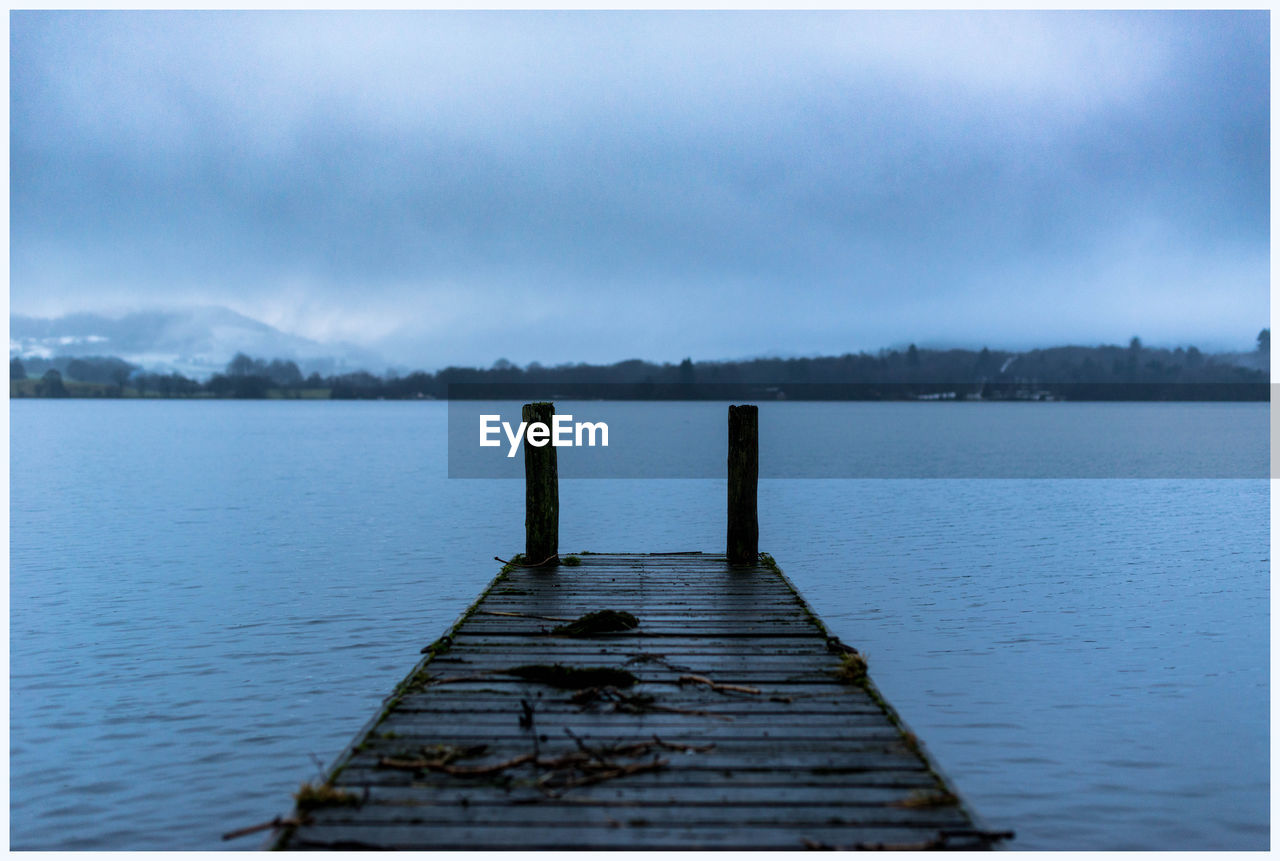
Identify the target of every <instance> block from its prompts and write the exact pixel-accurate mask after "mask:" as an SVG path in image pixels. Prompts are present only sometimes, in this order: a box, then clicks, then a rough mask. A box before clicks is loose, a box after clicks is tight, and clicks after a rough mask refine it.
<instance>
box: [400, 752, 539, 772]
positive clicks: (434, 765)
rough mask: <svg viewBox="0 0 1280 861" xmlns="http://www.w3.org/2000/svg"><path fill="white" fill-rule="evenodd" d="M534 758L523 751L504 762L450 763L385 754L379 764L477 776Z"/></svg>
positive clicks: (447, 760)
mask: <svg viewBox="0 0 1280 861" xmlns="http://www.w3.org/2000/svg"><path fill="white" fill-rule="evenodd" d="M534 759H535V757H534V755H533V754H531V753H522V754H520V755H519V756H513V757H511V759H504V760H503V761H502V762H494V763H490V764H489V765H450V759H449V758H447V757H442V758H440V759H398V758H396V757H394V756H384V757H382V759H380V760H378V765H380V766H382V767H383V768H398V769H401V770H404V771H419V770H422V771H442V772H444V773H445V774H450V775H453V776H454V777H476V776H481V775H486V774H496V773H497V772H499V771H506V770H507V769H508V768H515V767H516V766H517V765H524V764H525V763H526V762H533V761H534Z"/></svg>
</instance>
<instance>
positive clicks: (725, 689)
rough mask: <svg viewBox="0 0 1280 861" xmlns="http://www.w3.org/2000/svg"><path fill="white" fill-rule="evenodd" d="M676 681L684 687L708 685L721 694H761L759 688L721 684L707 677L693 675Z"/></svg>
mask: <svg viewBox="0 0 1280 861" xmlns="http://www.w3.org/2000/svg"><path fill="white" fill-rule="evenodd" d="M676 681H677V682H678V683H679V684H682V685H683V684H685V683H689V684H695V685H706V686H707V687H709V688H711V690H713V691H715V692H716V693H721V694H728V693H735V694H758V693H760V692H761V691H760V689H759V688H750V687H747V686H746V685H726V684H721V683H720V682H713V681H711V679H709V678H707V677H706V676H698V675H694V674H692V673H690V674H688V675H684V676H681V677H680V678H679V679H677V680H676Z"/></svg>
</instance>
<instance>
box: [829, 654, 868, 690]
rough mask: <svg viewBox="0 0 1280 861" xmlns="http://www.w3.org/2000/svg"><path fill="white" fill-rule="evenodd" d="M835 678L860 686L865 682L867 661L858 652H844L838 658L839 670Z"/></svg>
mask: <svg viewBox="0 0 1280 861" xmlns="http://www.w3.org/2000/svg"><path fill="white" fill-rule="evenodd" d="M836 678H838V679H840V681H842V682H848V683H849V684H853V685H861V684H862V683H863V682H865V681H866V680H867V659H866V658H865V657H863V656H862V655H861V654H859V653H858V652H845V653H844V654H842V655H841V656H840V669H838V670H836Z"/></svg>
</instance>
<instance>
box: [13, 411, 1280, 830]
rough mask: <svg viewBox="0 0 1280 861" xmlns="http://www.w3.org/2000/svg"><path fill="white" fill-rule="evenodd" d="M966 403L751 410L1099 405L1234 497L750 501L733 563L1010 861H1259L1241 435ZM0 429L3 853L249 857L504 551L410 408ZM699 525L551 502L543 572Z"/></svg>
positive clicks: (817, 486) (1054, 490)
mask: <svg viewBox="0 0 1280 861" xmlns="http://www.w3.org/2000/svg"><path fill="white" fill-rule="evenodd" d="M592 406H593V408H596V409H598V410H607V409H609V408H611V407H612V406H613V405H592ZM632 406H634V405H632ZM996 406H998V405H986V404H974V405H963V406H961V405H942V404H919V405H902V404H868V403H854V404H850V403H834V404H805V405H800V404H795V405H792V404H771V405H766V406H763V407H762V410H761V425H762V434H764V433H766V432H767V433H769V434H774V435H776V436H781V437H785V436H786V432H787V427H788V422H797V421H800V417H801V416H805V417H806V419H805V420H806V421H809V420H812V418H813V416H814V415H815V414H816V415H818V416H819V418H821V419H822V420H824V421H829V422H830V424H831V426H832V427H839V426H841V425H842V424H843V425H845V426H856V425H864V426H875V427H879V428H881V432H882V434H883V435H884V436H885V437H886V438H894V437H895V436H898V435H896V434H894V433H893V432H892V431H893V427H892V425H893V423H894V422H899V423H907V424H906V425H904V426H903V428H902V433H903V434H907V433H910V432H911V428H910V427H909V426H908V425H910V424H911V423H914V422H919V421H922V420H924V421H936V420H937V418H938V416H939V415H940V414H939V413H938V412H937V411H939V410H949V409H950V410H954V409H965V410H970V411H971V412H969V413H967V414H966V415H965V417H964V421H966V422H970V423H972V422H974V421H978V422H981V421H989V422H991V423H992V432H993V433H999V434H1002V435H1005V436H1006V437H1019V436H1020V435H1026V434H1028V433H1038V432H1039V431H1036V430H1034V428H1035V427H1040V426H1043V425H1044V424H1045V422H1046V416H1048V415H1050V414H1048V413H1044V412H1039V411H1043V410H1047V409H1060V410H1064V412H1062V413H1060V415H1061V416H1063V417H1064V420H1070V419H1071V416H1072V415H1074V414H1073V413H1070V412H1069V410H1073V409H1074V410H1094V411H1095V413H1094V414H1095V415H1096V411H1097V410H1102V411H1103V413H1105V414H1104V415H1103V416H1102V418H1103V421H1102V423H1101V425H1100V427H1102V428H1103V429H1104V430H1103V431H1102V432H1103V433H1110V434H1113V435H1114V434H1120V435H1123V434H1124V433H1125V431H1124V429H1125V428H1130V427H1132V426H1133V424H1134V422H1135V421H1136V422H1139V423H1144V422H1145V424H1144V425H1143V426H1144V427H1145V426H1153V427H1157V428H1160V427H1164V428H1167V429H1168V433H1169V438H1168V439H1164V438H1157V439H1152V440H1151V448H1152V449H1153V450H1156V449H1161V450H1169V449H1170V447H1171V446H1172V447H1173V449H1174V450H1176V449H1177V446H1178V445H1182V444H1184V443H1181V442H1179V441H1178V440H1179V439H1181V438H1179V437H1178V429H1179V428H1180V427H1183V426H1187V425H1194V426H1196V427H1204V426H1215V427H1228V428H1230V429H1231V430H1230V433H1229V434H1227V435H1226V436H1224V437H1223V439H1224V440H1229V443H1228V442H1223V443H1222V448H1223V449H1224V451H1223V452H1220V453H1221V454H1222V456H1223V457H1227V456H1228V454H1229V455H1230V458H1235V459H1236V460H1235V461H1233V462H1234V463H1236V464H1237V465H1238V463H1239V458H1241V457H1243V458H1245V460H1246V461H1247V462H1248V463H1252V464H1254V465H1253V467H1252V468H1251V469H1250V470H1247V471H1246V474H1251V475H1257V476H1259V477H1258V478H1246V479H1239V478H1237V479H1206V478H1179V477H1174V476H1172V475H1171V476H1168V477H1164V478H1149V479H1120V478H1112V479H1106V478H1088V479H1083V478H1074V479H1062V478H1032V479H1018V478H1007V477H1005V478H963V479H959V478H953V479H946V478H939V479H928V478H900V479H895V478H866V479H842V480H820V479H773V480H762V482H761V485H760V503H759V504H760V546H761V549H763V550H768V551H769V552H771V553H773V555H774V556H775V557H777V559H778V561H779V563H780V564H781V566H782V568H783V569H784V570H785V571H786V572H787V574H788V575H789V576H790V577H791V578H792V579H793V580H794V581H795V583H796V584H797V586H798V587H799V588H800V589H801V591H802V592H803V593H804V594H805V596H806V597H807V598H808V600H809V601H810V603H811V604H812V605H813V606H814V607H815V608H816V609H817V611H818V613H819V614H820V615H821V616H822V617H823V619H824V620H825V621H826V622H827V624H828V626H829V627H830V628H832V629H833V630H834V632H835V633H836V634H838V635H839V636H840V637H841V638H842V639H844V640H845V641H846V642H848V643H850V644H853V645H855V646H857V647H858V648H859V649H860V650H862V651H863V652H865V653H866V654H867V655H868V657H869V660H870V665H871V673H872V676H873V678H874V679H875V680H876V683H877V684H878V685H879V686H880V688H881V689H882V690H883V692H884V693H885V695H886V697H887V698H888V699H889V701H890V702H892V703H893V704H894V706H895V707H896V708H897V709H898V711H899V712H900V713H901V714H902V716H903V717H904V718H905V719H906V721H907V722H908V723H909V724H910V725H911V726H912V728H913V729H914V730H915V731H916V732H917V733H918V734H919V735H920V736H921V738H922V739H923V740H924V741H925V743H926V746H927V747H928V748H929V750H930V751H931V753H932V754H933V756H934V757H935V759H937V760H938V761H939V763H940V764H941V766H942V768H943V770H944V771H945V772H947V774H948V775H949V776H950V777H951V778H952V780H953V781H954V782H955V783H956V784H957V786H958V788H959V789H960V791H961V793H962V794H963V795H964V796H965V797H966V799H967V800H968V801H969V802H970V804H971V805H972V806H973V807H974V808H975V809H976V810H977V812H978V813H979V814H980V815H981V816H983V817H984V818H985V819H986V820H987V821H988V823H989V824H990V825H992V826H995V827H1001V828H1012V829H1015V830H1016V831H1017V832H1018V839H1017V840H1016V841H1015V842H1014V843H1013V844H1011V845H1012V847H1014V848H1023V849H1037V848H1061V849H1098V848H1114V849H1138V848H1145V849H1199V848H1204V849H1208V848H1219V849H1265V848H1267V846H1268V842H1269V792H1270V783H1269V774H1270V765H1269V718H1268V704H1269V688H1268V676H1269V628H1270V624H1269V611H1268V603H1269V582H1268V578H1269V568H1270V565H1269V525H1270V520H1269V518H1270V514H1269V499H1268V491H1269V487H1268V482H1267V481H1266V479H1265V478H1263V477H1262V476H1265V475H1266V474H1267V470H1268V469H1269V463H1268V460H1267V459H1268V457H1269V454H1268V444H1267V432H1268V431H1267V427H1268V405H1266V404H1246V405H1241V404H1197V405H1185V404H1107V405H1086V404H1079V405H1077V404H1037V405H1018V406H1019V407H1020V408H1021V412H1019V411H1018V410H1016V409H1015V410H1003V411H1002V410H997V409H989V408H990V407H996ZM1004 406H1013V405H1004ZM797 407H802V409H797ZM904 407H907V408H906V409H904ZM644 409H645V410H653V411H667V413H665V414H664V415H665V416H667V418H668V419H669V420H670V421H669V424H672V425H673V426H680V425H681V423H682V422H684V417H688V416H696V415H701V413H699V412H698V411H699V410H714V411H716V412H718V413H719V414H720V415H723V410H724V406H723V405H716V404H671V403H667V404H646V405H644ZM973 410H977V411H986V412H972V411H973ZM690 411H692V412H690ZM1153 412H1154V414H1155V417H1156V418H1157V419H1158V421H1156V422H1154V424H1153V423H1152V422H1151V418H1152V414H1153ZM10 421H11V431H10V444H11V455H10V500H11V501H10V505H11V508H10V745H11V747H10V793H11V795H10V817H11V818H10V842H11V845H12V847H13V848H15V849H164V848H170V849H173V848H177V849H216V848H246V849H251V848H256V847H258V846H259V845H260V844H261V840H262V837H261V835H257V836H253V837H248V838H244V839H241V840H238V841H234V842H231V843H221V842H220V841H219V835H220V834H221V833H222V832H223V831H227V830H230V829H233V828H236V827H240V826H244V825H251V824H255V823H258V822H261V821H264V820H267V819H270V818H271V817H272V816H273V815H275V814H277V813H283V812H286V811H287V810H288V809H289V808H290V806H291V804H290V800H289V794H290V793H291V792H292V791H293V790H294V789H296V788H297V785H298V784H299V783H301V782H302V781H304V780H309V779H313V778H314V777H315V776H316V773H317V771H318V765H317V763H318V762H321V763H323V764H324V765H325V766H327V765H328V764H329V763H330V761H331V760H332V759H333V757H334V756H335V755H336V754H337V753H338V752H339V751H340V750H341V749H342V747H343V746H344V745H345V744H346V743H347V742H348V741H350V740H351V738H352V736H353V735H354V734H355V733H356V731H357V730H358V729H359V728H360V727H361V726H362V725H363V724H364V722H365V721H366V720H367V719H368V718H369V717H370V716H371V715H372V714H373V712H374V710H375V709H376V708H377V707H378V705H379V703H380V702H381V700H382V697H383V696H384V695H385V694H386V693H388V692H389V691H390V690H391V688H392V687H393V686H394V685H395V683H396V682H397V681H399V680H400V679H401V678H402V677H403V675H404V674H405V673H406V672H407V671H408V669H409V668H410V667H411V666H412V665H413V664H414V663H415V662H416V661H417V660H418V657H419V655H418V651H419V649H420V648H421V647H422V646H423V645H425V644H426V643H428V642H430V641H431V640H433V639H434V638H435V637H436V636H438V635H439V634H440V633H441V632H442V630H444V629H445V628H446V627H447V626H448V625H449V624H450V623H451V622H452V621H453V620H454V619H455V618H456V617H457V616H458V614H459V613H461V612H462V611H463V610H464V609H465V608H466V606H467V605H468V604H469V603H470V601H471V600H473V599H474V598H475V596H476V594H477V593H478V592H479V590H480V589H481V588H483V587H484V585H485V584H486V583H487V582H488V581H489V579H490V578H491V577H492V576H493V574H494V573H495V571H496V568H497V567H498V565H497V563H495V562H493V561H492V559H491V557H492V556H494V555H495V554H496V555H502V556H504V557H505V556H506V554H509V553H514V552H517V551H518V550H519V549H520V548H521V546H522V544H523V510H522V509H523V486H522V485H521V483H519V482H512V481H501V480H462V479H448V478H447V477H446V475H447V468H448V465H447V458H446V450H445V448H446V443H445V440H446V437H447V425H448V421H447V410H446V407H445V405H444V404H440V403H352V402H318V403H307V402H293V403H288V402H243V401H240V402H180V401H154V402H133V401H124V402H120V401H13V402H11V404H10ZM1050 424H1052V422H1050ZM693 425H694V426H696V425H697V421H693ZM1107 428H1110V429H1112V430H1110V431H1107V430H1106V429H1107ZM1117 429H1119V430H1117ZM721 439H722V437H721ZM1170 440H1172V441H1170ZM770 445H772V443H768V442H762V457H764V456H766V453H767V452H768V451H769V446H770ZM1072 445H1077V446H1079V447H1081V449H1082V450H1093V451H1105V450H1106V442H1105V438H1102V439H1099V438H1096V437H1095V438H1087V439H1077V440H1074V441H1073V438H1072V437H1071V436H1070V435H1059V436H1058V437H1057V438H1056V439H1055V440H1054V448H1055V450H1056V451H1057V454H1055V455H1054V456H1055V457H1064V456H1065V457H1068V459H1070V457H1071V453H1070V452H1066V453H1065V454H1064V453H1063V452H1062V448H1063V447H1064V446H1065V447H1067V448H1070V447H1071V446H1072ZM1227 448H1229V449H1230V452H1229V453H1228V452H1226V451H1225V449H1227ZM1242 452H1243V453H1242ZM802 454H803V453H802V452H795V451H792V452H791V455H790V456H793V457H796V456H800V455H802ZM721 456H722V455H721ZM815 456H816V455H815ZM898 456H903V457H908V456H909V454H903V455H898ZM1259 458H1260V461H1259ZM1255 462H1256V463H1255ZM898 474H903V475H906V474H910V473H909V468H908V466H906V465H904V466H903V467H902V471H901V472H900V473H898ZM993 474H999V473H998V472H996V473H993ZM1222 474H1233V473H1230V472H1223V473H1222ZM723 511H724V485H723V482H722V481H718V480H715V479H649V480H635V479H632V480H624V479H576V480H563V481H562V482H561V532H560V534H561V549H562V551H566V552H568V551H577V550H582V549H592V550H634V551H657V550H712V551H714V550H718V549H722V547H723V541H724V524H723V516H724V515H723Z"/></svg>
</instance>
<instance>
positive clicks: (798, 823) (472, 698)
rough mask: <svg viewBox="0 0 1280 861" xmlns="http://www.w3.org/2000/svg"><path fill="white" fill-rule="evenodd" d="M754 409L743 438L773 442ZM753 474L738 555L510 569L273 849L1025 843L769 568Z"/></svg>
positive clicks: (289, 822)
mask: <svg viewBox="0 0 1280 861" xmlns="http://www.w3.org/2000/svg"><path fill="white" fill-rule="evenodd" d="M751 413H752V414H751V416H750V420H751V425H752V428H751V430H750V432H749V433H746V434H743V435H740V436H742V437H743V438H746V439H747V440H748V444H749V446H750V447H751V448H752V449H754V447H755V433H754V418H755V416H754V409H753V408H752V409H751ZM545 454H546V452H545V451H544V452H538V453H535V456H537V457H545ZM752 455H754V452H752ZM551 456H552V458H554V452H552V455H551ZM527 457H529V456H528V455H527ZM740 459H741V458H740ZM529 462H530V461H529V460H526V465H528V463H529ZM730 462H731V464H732V462H733V457H732V455H731V458H730ZM749 466H750V467H751V469H752V474H751V475H750V476H749V482H747V483H748V484H749V485H750V487H749V492H748V489H746V488H744V486H743V482H741V481H739V484H738V486H737V487H736V488H733V489H732V491H731V494H730V522H731V527H730V529H729V530H728V536H729V543H730V550H731V554H727V555H725V556H721V555H709V554H701V553H677V554H624V553H614V554H594V553H582V554H578V555H577V556H563V557H561V556H558V555H556V547H555V538H554V536H552V537H550V538H549V539H548V537H547V535H546V534H545V532H543V533H541V534H537V535H534V534H531V535H530V536H529V545H530V546H534V547H539V548H541V550H549V551H550V554H551V555H552V558H551V559H549V560H547V561H545V562H542V564H537V563H538V562H539V561H541V560H539V559H534V558H532V557H531V556H528V555H526V556H524V557H523V559H522V560H521V561H516V562H514V564H506V565H505V566H504V567H503V569H502V571H501V572H500V573H499V574H498V575H497V576H496V577H495V578H494V580H493V582H492V583H490V585H489V587H488V588H487V589H486V590H485V591H484V593H483V594H482V595H481V596H480V598H479V599H478V600H477V602H476V603H475V604H474V605H473V606H472V607H471V608H470V609H469V610H468V611H467V612H466V613H465V614H464V615H463V617H462V618H461V619H460V620H459V621H458V622H457V623H456V624H455V625H454V626H453V627H452V628H451V629H450V630H449V632H448V633H447V634H445V635H444V636H443V637H441V638H440V639H439V640H437V641H436V642H435V643H433V644H431V645H430V646H428V647H427V648H426V649H424V650H423V651H424V652H425V653H426V657H425V658H424V659H423V660H422V661H421V662H420V663H419V664H418V666H416V667H415V668H414V669H413V671H412V672H410V674H409V675H408V676H407V677H406V678H405V680H404V681H403V682H402V683H401V684H400V685H399V686H398V687H397V689H396V690H395V691H394V692H393V694H392V695H391V696H390V697H389V698H388V700H387V702H386V704H385V706H384V707H383V709H382V710H381V712H380V713H379V714H377V715H375V717H374V719H373V720H372V721H371V722H370V723H369V725H368V726H367V727H366V728H365V729H364V730H362V731H361V732H360V733H359V734H358V736H357V737H356V739H355V741H353V743H352V744H351V746H350V747H349V748H348V749H347V750H346V751H344V752H343V754H342V755H341V756H340V757H339V759H338V762H337V764H336V765H335V766H334V768H333V769H332V771H331V772H330V774H329V775H328V778H327V780H326V782H325V783H324V784H322V785H320V786H308V787H304V789H303V790H302V791H300V792H299V794H298V796H297V806H296V808H295V811H294V813H293V814H292V816H291V817H289V818H288V819H286V820H283V821H280V820H278V822H279V823H280V824H281V825H282V826H283V827H281V829H280V830H279V833H278V834H277V835H276V836H275V837H273V839H272V841H271V843H270V844H269V845H271V846H273V847H275V848H282V849H418V850H432V849H439V850H445V849H451V850H462V849H486V850H544V849H595V850H611V849H627V850H631V849H739V850H750V849H774V850H788V849H804V848H814V849H823V848H835V849H855V848H857V849H986V848H990V847H991V846H992V845H993V844H994V843H996V842H997V841H998V840H1000V839H1002V838H1004V837H1007V836H1010V835H1008V834H998V833H994V832H991V831H989V830H986V829H985V828H983V827H982V826H981V825H980V824H978V823H977V820H976V819H975V817H974V815H973V814H972V812H971V811H969V810H968V809H967V808H966V807H965V806H964V805H963V803H962V802H961V801H960V799H959V798H958V796H957V793H956V792H955V790H954V789H953V788H952V787H951V786H950V785H949V784H948V782H947V781H946V780H945V779H944V778H943V777H942V776H941V775H940V773H939V772H938V770H937V769H936V768H935V767H934V766H933V764H932V763H931V762H930V760H929V758H928V757H927V755H926V754H925V753H924V751H923V750H922V748H921V745H920V743H919V741H918V740H917V739H916V738H915V736H914V735H912V734H911V733H910V732H909V731H908V730H907V729H906V728H905V726H904V725H903V724H902V722H901V721H900V720H899V718H898V717H897V716H896V714H895V713H894V712H893V710H892V709H891V708H890V707H889V706H888V704H887V703H886V702H885V701H884V699H883V697H881V696H880V695H879V693H878V692H877V691H876V689H875V687H874V685H872V683H871V681H870V679H869V678H868V677H867V674H866V663H865V661H864V660H863V659H862V656H861V655H859V654H858V653H857V652H856V651H855V650H853V649H852V648H850V647H848V646H846V645H844V644H843V643H841V642H840V641H839V640H838V639H837V638H835V637H832V636H830V634H829V633H828V632H827V630H826V629H825V628H824V627H823V625H822V623H821V621H820V620H819V619H818V617H817V616H816V614H814V612H813V611H812V609H811V608H810V607H809V606H808V605H807V604H806V602H805V601H804V599H803V598H802V597H801V596H800V595H799V593H798V592H797V591H796V590H795V589H794V588H793V586H792V584H791V583H790V582H789V581H788V580H787V578H786V577H785V576H784V575H783V574H782V572H781V571H780V570H779V569H778V567H777V566H776V565H775V564H774V562H773V560H772V559H771V558H770V557H768V556H767V555H761V554H758V553H757V552H756V550H755V547H754V543H755V533H756V530H755V524H754V520H755V493H754V490H755V487H754V485H755V475H754V461H753V462H752V463H751V464H749ZM552 469H554V460H552ZM731 471H732V470H731ZM730 483H731V488H732V485H733V480H732V478H731V482H730ZM529 487H536V488H538V490H537V491H536V492H537V493H538V498H537V499H531V500H530V506H531V508H530V510H531V511H534V510H536V511H537V512H538V516H537V517H536V518H531V519H530V521H529V523H528V524H527V525H529V524H532V525H531V526H530V531H531V532H533V531H534V530H536V529H545V527H546V524H547V523H548V522H551V523H554V522H555V520H556V517H555V516H551V517H550V518H548V516H547V510H548V506H549V507H550V509H554V498H553V497H554V480H553V481H552V482H550V483H549V484H548V483H547V482H530V483H529ZM548 487H550V488H551V490H550V496H548V491H547V488H548ZM735 494H736V496H735ZM748 496H749V497H750V499H749V502H744V500H745V498H746V497H748ZM735 500H736V502H735ZM748 504H749V507H750V516H751V520H752V523H751V524H750V525H749V528H743V527H741V525H739V528H737V529H736V530H735V528H734V527H733V526H732V521H733V518H734V514H733V511H734V506H735V505H737V506H738V507H739V509H740V510H741V509H742V507H743V506H745V505H748ZM548 542H549V543H548ZM735 542H736V544H735ZM540 552H541V551H540ZM731 556H732V557H733V558H732V559H731ZM744 556H745V557H747V558H743V557H744ZM526 563H527V564H526Z"/></svg>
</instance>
